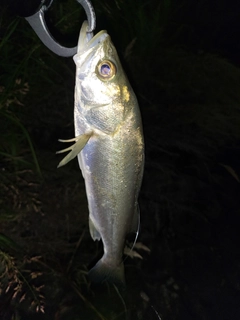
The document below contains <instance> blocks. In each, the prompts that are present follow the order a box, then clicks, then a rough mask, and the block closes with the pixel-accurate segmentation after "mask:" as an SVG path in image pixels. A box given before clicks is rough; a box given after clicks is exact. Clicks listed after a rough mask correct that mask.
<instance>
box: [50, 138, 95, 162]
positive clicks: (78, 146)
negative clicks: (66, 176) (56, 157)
mask: <svg viewBox="0 0 240 320" xmlns="http://www.w3.org/2000/svg"><path fill="white" fill-rule="evenodd" d="M91 136H92V133H90V134H81V135H79V136H77V137H75V138H72V139H68V140H63V139H59V140H58V141H60V142H64V143H65V142H73V141H75V143H74V144H73V145H72V146H70V147H68V148H66V149H63V150H59V151H57V152H56V153H57V154H59V153H64V152H67V151H70V152H69V153H68V154H67V155H66V156H65V157H64V158H63V159H62V160H61V161H60V162H59V164H58V166H57V167H58V168H60V167H62V166H65V165H66V164H67V163H68V162H69V161H71V160H72V159H74V158H75V157H76V156H77V155H78V154H79V153H80V152H81V151H82V149H83V148H84V147H85V145H86V144H87V142H88V140H89V139H90V137H91Z"/></svg>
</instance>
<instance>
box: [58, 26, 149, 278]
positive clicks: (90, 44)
mask: <svg viewBox="0 0 240 320" xmlns="http://www.w3.org/2000/svg"><path fill="white" fill-rule="evenodd" d="M74 61H75V63H76V66H77V70H76V86H75V107H74V124H75V136H76V138H74V139H71V140H60V141H63V142H71V141H75V144H74V145H73V146H71V147H69V148H67V149H64V150H62V151H60V152H65V151H68V150H71V152H70V153H69V154H68V155H67V156H66V157H65V158H64V159H63V160H62V161H61V162H60V164H59V166H62V165H65V164H66V163H67V162H68V161H70V160H71V159H73V158H74V157H75V156H76V155H78V161H79V165H80V168H81V171H82V175H83V177H84V179H85V186H86V193H87V199H88V206H89V228H90V234H91V236H92V238H93V240H100V239H101V240H102V242H103V248H104V254H103V256H102V258H101V259H100V260H99V261H98V262H97V264H96V265H95V266H94V267H93V268H92V269H91V270H90V272H89V276H90V278H91V279H92V280H93V281H98V282H101V281H104V280H107V281H109V282H114V283H117V284H124V283H125V276H124V265H123V261H122V255H123V250H124V245H125V239H126V235H127V234H128V233H130V232H136V231H137V229H138V210H137V207H138V204H137V198H138V193H139V189H140V186H141V181H142V175H143V166H144V141H143V132H142V122H141V115H140V111H139V107H138V103H137V99H136V96H135V94H134V92H133V90H132V88H131V85H130V84H129V81H128V79H127V77H126V75H125V73H124V71H123V69H122V66H121V63H120V61H119V58H118V54H117V51H116V49H115V47H114V45H113V44H112V42H111V39H110V36H109V35H108V34H107V32H106V31H105V30H103V31H100V32H99V33H98V34H96V35H95V36H94V37H91V36H89V35H88V33H87V22H84V23H83V26H82V28H81V31H80V37H79V42H78V52H77V54H76V55H75V56H74Z"/></svg>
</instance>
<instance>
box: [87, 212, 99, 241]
mask: <svg viewBox="0 0 240 320" xmlns="http://www.w3.org/2000/svg"><path fill="white" fill-rule="evenodd" d="M89 231H90V234H91V237H92V239H93V240H94V241H95V240H98V241H100V240H101V235H100V233H99V231H98V230H97V228H96V227H95V225H94V222H93V221H92V219H91V218H90V217H89Z"/></svg>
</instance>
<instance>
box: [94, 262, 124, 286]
mask: <svg viewBox="0 0 240 320" xmlns="http://www.w3.org/2000/svg"><path fill="white" fill-rule="evenodd" d="M88 275H89V278H90V280H91V281H93V282H95V283H101V282H105V281H106V282H109V283H113V284H115V285H116V286H117V287H120V288H125V286H126V283H125V275H124V264H123V263H121V264H120V265H118V266H114V267H112V266H109V264H108V263H106V262H105V261H104V259H103V258H102V259H101V260H99V261H98V262H97V264H96V265H95V266H94V267H93V268H92V269H91V270H90V271H89V273H88Z"/></svg>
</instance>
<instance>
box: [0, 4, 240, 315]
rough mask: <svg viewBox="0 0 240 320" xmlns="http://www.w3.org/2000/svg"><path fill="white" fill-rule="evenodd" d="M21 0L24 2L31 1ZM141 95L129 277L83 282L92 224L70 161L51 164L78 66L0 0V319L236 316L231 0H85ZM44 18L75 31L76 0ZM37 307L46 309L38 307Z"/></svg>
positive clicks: (69, 125) (236, 8)
mask: <svg viewBox="0 0 240 320" xmlns="http://www.w3.org/2000/svg"><path fill="white" fill-rule="evenodd" d="M29 4H31V5H29ZM93 5H94V8H95V10H96V16H97V31H98V30H101V29H107V30H108V32H109V34H110V35H111V37H112V40H113V42H114V44H115V45H116V48H117V50H118V53H119V56H120V58H121V61H122V63H123V66H124V69H125V70H126V73H127V74H128V77H129V79H130V82H131V84H132V86H133V88H134V91H135V93H136V95H137V97H138V101H139V105H140V109H141V112H142V119H143V126H144V135H145V143H146V164H145V173H144V179H143V185H142V189H141V193H140V197H139V203H140V208H141V230H140V236H139V239H138V241H140V242H143V243H144V244H145V245H146V246H148V247H149V248H150V249H151V253H150V254H148V253H147V252H144V251H141V252H140V253H141V254H142V256H143V260H139V259H133V260H132V259H130V258H128V259H126V261H125V266H126V278H127V290H126V292H124V293H118V291H117V290H115V289H114V288H113V289H111V288H105V287H104V286H103V287H100V288H99V287H97V288H95V287H92V286H91V285H90V284H89V281H88V278H87V275H86V272H87V269H88V267H89V266H90V265H91V264H93V263H94V259H98V255H100V254H101V245H99V244H96V243H94V242H93V241H92V240H91V238H90V235H89V231H88V209H87V203H86V196H85V189H84V182H83V179H82V177H81V173H80V171H79V168H78V164H77V161H72V162H71V163H69V164H68V165H67V166H66V167H64V168H61V169H58V170H57V169H56V166H57V164H58V162H59V161H60V159H61V158H60V157H59V156H56V155H55V151H56V150H59V149H61V147H62V146H61V145H60V143H58V142H57V139H59V138H63V139H68V138H72V137H73V135H74V133H73V103H74V101H73V94H74V81H75V80H74V77H75V66H74V63H73V61H72V58H61V57H57V56H56V55H54V54H53V53H51V52H50V51H49V50H48V49H47V48H45V47H44V45H43V44H42V43H41V42H40V41H39V39H38V38H37V36H36V35H35V34H34V32H33V30H32V29H31V28H30V26H29V25H28V23H27V22H26V21H25V20H24V18H22V17H19V16H18V15H21V16H25V15H29V14H31V13H33V11H34V9H35V7H37V6H38V3H37V2H35V1H33V2H26V1H25V2H24V3H21V5H20V2H14V1H4V3H2V5H1V13H0V156H1V157H0V170H1V171H0V226H1V230H0V232H1V233H0V261H1V264H0V276H1V287H0V288H1V291H0V319H3V320H10V319H24V320H27V319H71V320H72V319H111V320H112V319H149V320H151V319H160V317H161V319H162V320H166V319H168V320H169V319H171V320H175V319H176V320H181V319H184V320H188V319H196V320H198V319H199V320H203V319H204V320H205V319H206V320H208V319H213V320H215V319H217V320H229V319H231V320H235V319H236V320H237V319H239V317H240V260H239V258H240V254H239V243H240V241H239V240H240V239H239V222H240V212H239V198H240V188H239V182H240V181H239V173H240V165H239V156H240V146H239V142H240V70H239V64H240V59H239V53H240V47H239V46H240V41H239V40H240V37H239V36H240V5H239V3H238V2H237V1H204V0H199V1H190V0H185V1H184V0H179V1H170V0H165V1H156V0H152V1H146V0H141V1H133V0H132V1H124V0H122V1H120V0H119V1H117V0H115V1H112V0H111V1H110V0H103V1H93ZM46 19H47V22H48V25H49V27H50V29H51V32H52V33H53V34H54V36H55V38H56V39H57V40H58V41H59V42H61V43H62V44H68V45H75V44H76V42H77V37H78V33H79V29H80V26H81V23H82V21H83V20H84V19H85V16H84V13H83V10H81V8H80V5H79V4H78V3H77V2H76V1H73V0H71V1H70V0H64V1H54V3H53V5H52V6H51V8H50V9H49V12H48V14H47V17H46ZM109 290H110V293H109ZM43 309H44V310H45V313H43V312H42V311H43Z"/></svg>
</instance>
